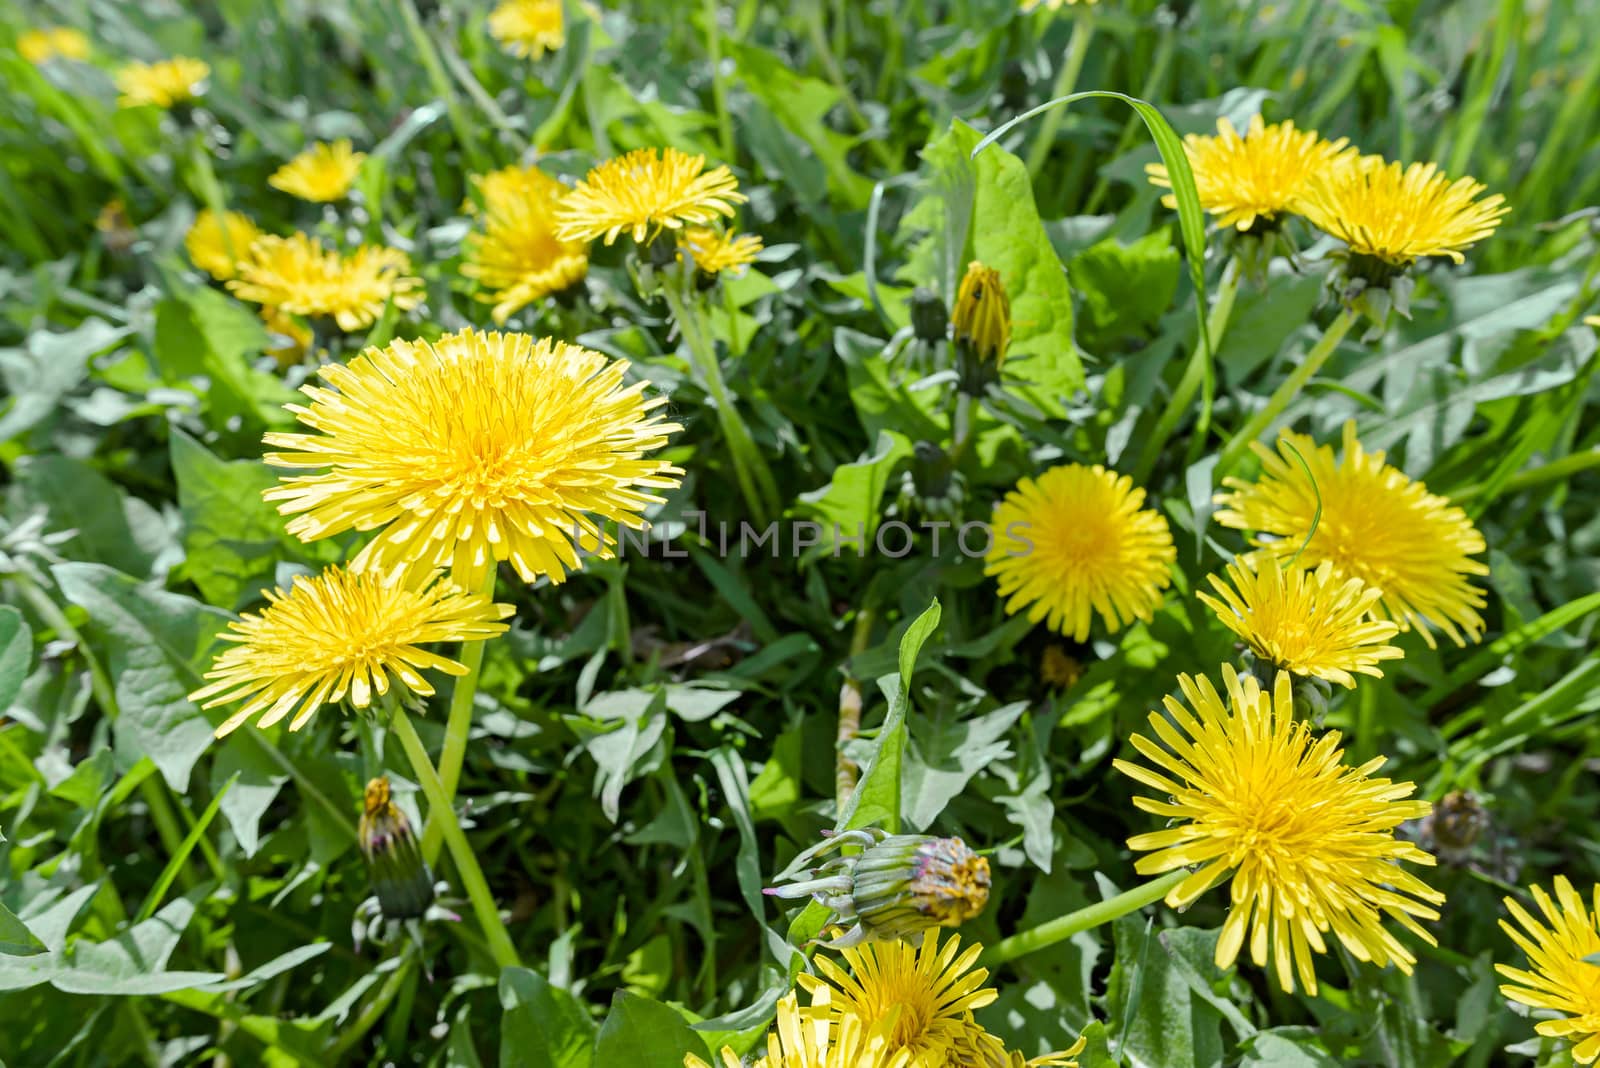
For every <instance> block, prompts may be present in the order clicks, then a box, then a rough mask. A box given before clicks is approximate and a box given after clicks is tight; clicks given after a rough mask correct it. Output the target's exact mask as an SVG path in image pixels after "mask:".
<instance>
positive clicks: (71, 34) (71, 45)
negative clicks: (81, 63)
mask: <svg viewBox="0 0 1600 1068" xmlns="http://www.w3.org/2000/svg"><path fill="white" fill-rule="evenodd" d="M17 53H18V54H19V55H21V56H22V58H23V59H25V60H27V61H28V62H29V63H32V64H33V65H34V66H35V67H41V66H43V65H44V64H46V63H48V62H50V61H51V60H52V59H88V58H89V38H87V37H85V36H84V35H83V34H82V33H81V32H79V31H78V30H74V29H72V28H71V27H69V26H50V27H46V28H45V29H40V30H29V31H28V32H27V33H24V34H21V35H20V36H18V37H17Z"/></svg>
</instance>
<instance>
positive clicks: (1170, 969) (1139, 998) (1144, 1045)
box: [1106, 916, 1223, 1068]
mask: <svg viewBox="0 0 1600 1068" xmlns="http://www.w3.org/2000/svg"><path fill="white" fill-rule="evenodd" d="M1114 930H1115V936H1114V937H1115V941H1116V947H1117V956H1116V964H1115V965H1114V966H1113V967H1112V970H1111V979H1110V981H1109V986H1108V988H1107V991H1106V1000H1107V1003H1108V1004H1109V1005H1110V1006H1111V1007H1112V1016H1111V1020H1110V1021H1108V1025H1109V1028H1110V1030H1111V1031H1112V1032H1113V1033H1117V1034H1120V1035H1121V1036H1122V1039H1121V1041H1119V1042H1118V1043H1117V1048H1118V1049H1119V1050H1120V1051H1121V1052H1122V1053H1123V1054H1124V1055H1125V1056H1126V1057H1127V1058H1128V1060H1129V1063H1130V1064H1133V1065H1136V1066H1141V1068H1202V1066H1204V1068H1210V1066H1212V1065H1216V1064H1220V1063H1222V1052H1223V1046H1222V1028H1221V1024H1222V1017H1221V1015H1220V1014H1219V1013H1218V1012H1217V1010H1216V1009H1215V1008H1213V1007H1212V1005H1211V1004H1210V1003H1209V1002H1208V1001H1207V1000H1205V999H1202V998H1199V997H1196V996H1195V994H1194V991H1193V989H1192V988H1191V986H1190V983H1189V979H1188V978H1187V977H1186V976H1185V974H1184V972H1183V969H1182V967H1181V966H1179V965H1178V964H1176V963H1175V962H1174V961H1173V959H1172V955H1171V952H1170V951H1169V949H1168V948H1167V945H1166V944H1165V942H1164V940H1163V939H1162V938H1161V937H1159V935H1158V932H1156V931H1155V930H1154V929H1153V926H1152V924H1151V923H1150V922H1149V921H1147V920H1144V919H1142V918H1140V917H1138V916H1124V917H1122V918H1121V919H1119V920H1117V921H1116V923H1115V927H1114ZM1213 937H1214V936H1213Z"/></svg>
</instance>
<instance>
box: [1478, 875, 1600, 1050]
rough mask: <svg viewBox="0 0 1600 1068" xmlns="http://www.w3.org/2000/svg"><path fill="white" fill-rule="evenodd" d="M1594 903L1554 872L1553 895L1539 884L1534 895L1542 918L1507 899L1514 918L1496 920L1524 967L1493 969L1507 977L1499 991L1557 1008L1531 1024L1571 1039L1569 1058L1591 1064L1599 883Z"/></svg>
mask: <svg viewBox="0 0 1600 1068" xmlns="http://www.w3.org/2000/svg"><path fill="white" fill-rule="evenodd" d="M1593 898H1594V904H1593V908H1592V909H1591V907H1590V906H1589V904H1588V903H1587V902H1585V901H1584V899H1583V896H1582V895H1581V894H1579V893H1578V891H1577V890H1576V889H1574V888H1573V886H1572V883H1570V882H1569V881H1568V880H1567V878H1566V877H1565V876H1563V875H1558V876H1556V879H1555V897H1554V899H1552V898H1551V896H1550V895H1549V894H1548V893H1546V892H1545V891H1544V890H1543V889H1542V888H1541V887H1537V886H1535V887H1534V888H1533V900H1534V902H1535V903H1536V904H1537V905H1538V906H1539V911H1540V913H1542V914H1543V916H1544V921H1543V922H1541V921H1540V920H1539V919H1538V918H1537V917H1535V916H1533V915H1531V914H1530V913H1529V912H1528V910H1527V909H1525V908H1523V907H1522V905H1521V903H1520V902H1518V901H1517V900H1516V899H1515V898H1511V897H1508V898H1506V899H1505V903H1506V909H1507V911H1509V912H1510V913H1511V916H1512V918H1513V919H1515V920H1516V921H1517V925H1518V927H1520V928H1521V930H1518V929H1517V927H1513V926H1512V925H1511V924H1509V923H1507V922H1506V921H1505V920H1501V921H1500V926H1501V927H1502V928H1504V929H1505V932H1506V934H1508V935H1510V936H1511V940H1512V941H1513V942H1515V943H1516V944H1517V948H1518V949H1520V950H1522V952H1523V953H1525V954H1526V955H1527V957H1528V967H1527V969H1526V970H1524V969H1522V968H1513V967H1511V966H1510V965H1506V964H1496V965H1495V966H1494V967H1495V971H1497V972H1499V973H1500V974H1501V975H1502V976H1504V977H1505V978H1507V979H1509V980H1511V981H1510V982H1509V983H1506V984H1505V985H1503V986H1502V987H1501V988H1500V993H1501V994H1503V995H1504V996H1506V997H1508V998H1510V999H1511V1000H1512V1001H1516V1002H1520V1003H1521V1004H1523V1005H1527V1006H1528V1007H1529V1008H1532V1009H1544V1010H1547V1011H1549V1012H1554V1013H1559V1014H1560V1018H1559V1019H1555V1020H1541V1021H1539V1023H1537V1024H1535V1025H1534V1030H1535V1031H1537V1032H1538V1033H1539V1034H1541V1035H1545V1036H1546V1037H1550V1038H1565V1039H1567V1040H1568V1041H1570V1042H1572V1043H1573V1047H1572V1059H1573V1060H1575V1061H1577V1062H1578V1063H1579V1064H1593V1063H1594V1062H1595V1059H1596V1058H1600V964H1595V963H1594V960H1595V955H1596V954H1600V886H1596V887H1595V888H1594V890H1593Z"/></svg>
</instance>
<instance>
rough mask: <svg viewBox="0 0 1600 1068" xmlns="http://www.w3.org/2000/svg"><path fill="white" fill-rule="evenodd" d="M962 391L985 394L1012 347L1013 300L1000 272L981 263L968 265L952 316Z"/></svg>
mask: <svg viewBox="0 0 1600 1068" xmlns="http://www.w3.org/2000/svg"><path fill="white" fill-rule="evenodd" d="M950 326H951V329H952V332H953V333H954V335H955V341H956V359H957V367H958V373H959V374H960V376H961V388H962V389H963V390H964V391H966V392H968V393H974V394H976V393H981V392H982V391H983V389H984V387H985V386H987V385H989V384H990V383H991V382H993V381H994V380H995V379H996V378H997V377H998V376H999V373H1000V365H1001V364H1002V363H1004V362H1005V358H1006V348H1007V347H1008V346H1009V345H1010V344H1011V301H1010V299H1009V298H1007V296H1006V287H1005V285H1004V283H1002V282H1001V281H1000V272H999V271H997V270H995V269H994V268H993V267H985V266H984V265H983V264H982V263H980V262H979V261H978V260H973V261H972V262H971V263H969V264H967V273H966V277H964V278H962V279H961V288H960V289H959V290H958V291H957V292H956V309H955V311H954V313H952V314H951V316H950Z"/></svg>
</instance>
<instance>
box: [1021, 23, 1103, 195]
mask: <svg viewBox="0 0 1600 1068" xmlns="http://www.w3.org/2000/svg"><path fill="white" fill-rule="evenodd" d="M1093 37H1094V17H1093V16H1092V15H1090V14H1089V10H1088V8H1082V9H1080V10H1079V11H1078V13H1077V21H1076V22H1075V23H1074V24H1073V27H1072V39H1071V40H1069V41H1068V42H1067V54H1066V56H1065V57H1064V58H1063V59H1062V61H1061V70H1060V71H1059V72H1057V74H1056V84H1055V85H1054V86H1053V87H1052V88H1051V90H1050V96H1049V98H1048V99H1050V100H1059V99H1060V98H1061V97H1064V96H1071V95H1072V91H1073V90H1074V89H1075V88H1077V85H1078V75H1079V74H1082V73H1083V61H1084V60H1085V59H1087V58H1088V56H1089V41H1090V40H1091V39H1092V38H1093ZM1065 117H1066V109H1065V108H1051V109H1050V110H1049V111H1047V112H1045V115H1044V121H1043V122H1042V123H1040V124H1039V136H1038V137H1036V138H1034V141H1033V147H1031V148H1029V149H1028V176H1029V177H1030V178H1036V177H1038V175H1039V171H1040V170H1042V169H1043V168H1044V161H1045V160H1046V159H1048V158H1049V156H1050V148H1051V146H1052V145H1053V144H1055V140H1056V131H1057V130H1059V129H1061V120H1062V119H1064V118H1065Z"/></svg>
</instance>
